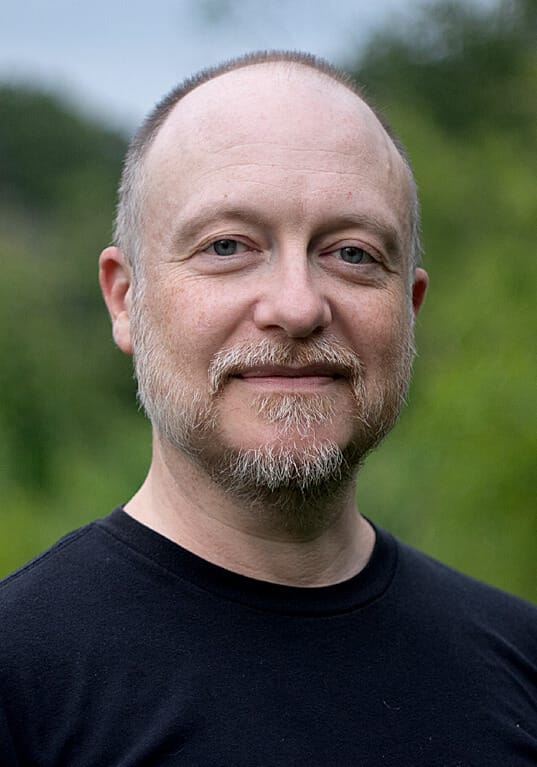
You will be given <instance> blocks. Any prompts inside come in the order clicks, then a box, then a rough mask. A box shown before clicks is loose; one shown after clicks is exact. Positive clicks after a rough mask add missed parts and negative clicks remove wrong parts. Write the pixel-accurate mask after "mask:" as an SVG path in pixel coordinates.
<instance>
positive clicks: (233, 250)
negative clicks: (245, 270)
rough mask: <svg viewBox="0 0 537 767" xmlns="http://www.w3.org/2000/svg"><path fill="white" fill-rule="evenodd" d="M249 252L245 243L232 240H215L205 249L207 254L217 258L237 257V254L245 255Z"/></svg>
mask: <svg viewBox="0 0 537 767" xmlns="http://www.w3.org/2000/svg"><path fill="white" fill-rule="evenodd" d="M245 250H247V247H246V245H245V244H244V243H243V242H239V241H238V240H232V239H228V238H225V239H222V240H215V241H214V242H211V244H210V245H208V246H207V247H206V248H205V252H206V253H210V254H212V255H216V256H235V255H236V254H237V253H244V251H245Z"/></svg>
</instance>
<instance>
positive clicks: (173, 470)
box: [125, 440, 374, 587]
mask: <svg viewBox="0 0 537 767" xmlns="http://www.w3.org/2000/svg"><path fill="white" fill-rule="evenodd" d="M270 506H271V508H263V507H262V505H259V506H258V508H252V504H251V503H249V502H247V501H241V500H240V499H237V498H233V497H231V496H230V495H229V494H228V493H227V492H225V491H223V490H222V489H221V487H220V486H219V485H218V484H216V483H215V482H213V481H212V480H210V479H209V478H208V476H207V475H206V474H205V473H204V472H203V471H202V470H201V469H200V468H199V467H197V466H196V465H195V464H194V463H193V462H192V461H191V460H190V459H189V458H187V457H186V456H185V455H183V454H181V453H178V452H177V451H176V450H173V449H171V448H167V447H166V446H163V445H162V444H161V443H160V442H159V441H158V440H155V442H154V449H153V459H152V463H151V468H150V470H149V473H148V476H147V478H146V480H145V482H144V484H143V485H142V487H141V488H140V490H139V491H138V492H137V493H136V495H135V496H134V497H133V498H132V499H131V500H130V501H129V503H128V504H127V505H126V507H125V510H126V511H127V512H128V513H129V514H130V515H131V516H133V517H134V518H135V519H137V520H138V521H139V522H141V523H142V524H144V525H146V526H147V527H150V528H151V529H153V530H155V531H156V532H158V533H160V534H161V535H163V536H165V537H166V538H169V539H170V540H172V541H174V542H175V543H177V544H179V545H180V546H182V547H183V548H185V549H188V550H189V551H191V552H193V553H194V554H197V555H198V556H200V557H202V558H203V559H206V560H208V561H210V562H213V563H214V564H217V565H219V566H221V567H224V568H226V569H228V570H232V571H234V572H236V573H239V574H241V575H246V576H248V577H251V578H256V579H259V580H264V581H270V582H274V583H282V584H286V585H291V586H303V587H308V586H309V587H312V586H327V585H331V584H334V583H338V582H341V581H344V580H347V579H348V578H350V577H352V576H353V575H355V574H356V573H357V572H359V571H360V570H361V569H363V567H364V566H365V565H366V564H367V561H368V559H369V557H370V555H371V552H372V549H373V545H374V532H373V529H372V528H371V526H370V525H369V523H368V522H367V521H366V520H364V519H363V517H361V516H360V514H359V513H358V511H357V510H356V507H355V501H354V482H349V483H348V487H345V488H341V489H340V492H337V493H334V494H333V495H332V497H331V499H330V502H329V503H325V505H324V507H323V508H321V507H320V506H318V508H317V509H316V510H315V522H314V524H312V525H311V526H308V525H305V524H301V525H300V526H293V525H289V524H284V523H282V522H280V523H279V522H278V519H279V518H278V515H277V514H276V513H275V511H277V509H275V506H276V504H275V503H274V502H273V503H271V504H270ZM282 516H283V515H282ZM280 519H281V517H280Z"/></svg>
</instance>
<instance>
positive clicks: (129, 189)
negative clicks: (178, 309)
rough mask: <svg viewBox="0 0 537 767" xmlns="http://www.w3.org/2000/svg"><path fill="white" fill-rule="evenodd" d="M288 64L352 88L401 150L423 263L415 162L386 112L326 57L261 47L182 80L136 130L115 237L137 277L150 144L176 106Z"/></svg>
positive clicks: (416, 252) (415, 256) (416, 250)
mask: <svg viewBox="0 0 537 767" xmlns="http://www.w3.org/2000/svg"><path fill="white" fill-rule="evenodd" d="M271 64H273V65H275V66H278V67H279V68H280V67H282V66H283V67H287V68H288V69H289V71H297V70H298V71H300V70H303V71H305V72H309V73H310V74H312V75H313V74H316V75H318V76H319V77H323V78H326V81H327V82H331V83H335V84H336V85H341V86H342V87H344V88H345V89H346V90H347V92H349V93H351V94H352V95H354V96H356V98H357V99H358V100H359V101H360V102H362V104H364V105H365V106H366V107H367V108H368V109H369V110H370V111H371V112H372V114H373V115H374V116H375V118H376V119H377V121H378V123H379V125H380V127H381V128H382V129H383V130H384V132H385V134H386V136H387V137H388V139H389V140H390V142H391V143H392V145H393V146H394V148H395V149H396V151H397V153H398V155H399V156H400V158H401V159H402V161H403V164H404V166H405V168H406V172H407V176H408V180H409V184H410V187H411V197H412V198H413V199H412V202H411V207H412V212H411V218H412V230H413V234H412V243H413V244H412V255H411V261H412V262H413V264H414V266H416V265H417V264H418V263H419V262H420V260H421V259H420V255H421V245H420V237H419V218H420V216H419V202H418V199H417V190H416V184H415V180H414V174H413V172H412V167H411V164H410V161H409V158H408V156H407V153H406V150H405V148H404V146H403V144H402V143H401V141H400V140H399V138H398V137H397V135H396V134H395V133H394V131H393V130H392V128H391V126H390V125H389V123H388V121H387V120H386V118H385V117H384V115H383V114H382V112H381V111H380V110H379V109H378V108H377V107H376V106H375V104H373V103H372V101H371V99H370V98H369V97H368V96H366V95H365V93H364V89H363V88H362V87H360V86H359V84H358V83H357V82H356V81H355V80H354V79H353V78H352V77H351V76H350V75H349V74H348V73H347V72H345V71H343V70H342V69H339V68H338V67H336V66H334V65H333V64H331V63H330V62H328V61H326V60H325V59H323V58H320V57H317V56H314V55H313V54H310V53H302V52H298V51H282V50H270V51H257V52H254V53H247V54H245V55H243V56H239V57H237V58H232V59H228V60H226V61H224V62H223V63H222V64H219V65H217V66H213V67H207V68H205V69H202V70H201V71H199V72H198V73H197V74H194V75H192V76H191V77H188V78H186V79H185V80H183V81H182V82H181V83H180V84H179V85H178V86H176V87H175V88H173V89H172V90H171V91H170V92H169V93H168V94H167V95H165V96H164V97H163V98H162V99H161V100H160V101H159V102H158V103H157V104H156V105H155V107H154V108H153V109H152V110H151V111H150V112H149V114H148V115H147V117H146V118H145V120H144V121H143V123H142V124H141V125H140V127H139V129H138V130H137V132H136V133H135V135H134V137H133V139H132V141H131V143H130V145H129V149H128V152H127V155H126V158H125V164H124V168H123V173H122V177H121V182H120V186H119V196H118V206H117V215H116V222H115V232H114V241H115V243H116V244H117V245H118V246H119V247H120V248H121V250H122V251H123V252H124V254H125V256H126V258H127V261H128V263H129V264H130V265H131V267H132V268H133V272H134V276H136V272H137V271H138V269H139V267H140V260H141V236H140V231H141V211H142V208H143V204H144V202H143V188H144V186H145V185H144V180H143V179H144V168H145V161H146V159H147V155H148V153H149V150H150V149H151V147H152V145H153V143H154V141H155V139H156V137H157V136H158V134H159V131H160V129H161V128H162V126H163V125H164V124H165V123H166V122H167V120H168V118H169V117H170V115H171V114H172V112H174V111H175V108H176V107H177V105H178V104H179V103H180V102H181V101H182V100H183V99H184V98H185V97H186V96H188V95H189V94H191V93H192V92H193V91H195V90H196V89H197V88H199V87H200V86H202V85H204V84H206V83H210V82H212V81H214V80H216V79H218V78H220V77H223V76H224V75H226V74H230V73H233V72H235V71H240V70H243V69H246V68H252V69H253V68H254V67H257V66H260V65H271Z"/></svg>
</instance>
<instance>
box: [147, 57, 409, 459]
mask: <svg viewBox="0 0 537 767" xmlns="http://www.w3.org/2000/svg"><path fill="white" fill-rule="evenodd" d="M260 69H261V67H256V68H250V69H245V70H241V71H239V72H235V73H233V74H232V75H226V76H223V77H220V78H217V79H216V80H214V81H211V82H209V83H207V84H205V85H203V86H201V87H200V88H199V89H197V90H196V91H194V92H193V93H192V94H190V95H188V96H187V97H186V98H185V99H184V100H183V101H182V102H180V104H179V105H178V106H177V107H176V109H175V111H174V113H173V114H172V116H171V117H170V118H169V119H168V121H167V122H166V123H165V125H164V126H163V128H162V129H161V131H160V133H159V134H158V137H157V139H156V141H155V143H154V145H153V147H152V149H151V151H150V152H149V156H148V159H147V169H148V177H149V182H148V201H147V207H146V216H145V221H146V229H145V244H146V253H147V267H146V268H147V279H148V281H150V282H151V283H153V284H154V286H155V289H154V290H152V292H151V295H152V296H153V297H154V299H155V300H154V301H153V302H152V304H151V311H152V313H153V314H154V316H155V319H156V321H157V322H158V323H159V324H161V325H162V327H164V328H165V329H166V336H167V337H169V338H168V342H169V352H170V355H173V356H176V359H177V365H178V366H181V367H182V369H183V371H184V365H183V364H182V360H185V359H187V360H188V362H189V365H188V368H189V377H191V380H192V385H193V386H195V385H200V386H203V385H204V379H205V376H206V369H207V365H208V361H209V359H210V356H211V355H212V354H213V353H214V352H215V351H216V350H217V349H219V348H222V347H223V346H227V345H231V344H233V343H235V342H238V341H243V340H246V339H251V338H255V337H262V336H263V335H265V334H266V333H275V334H281V333H282V332H283V333H284V334H288V335H289V336H290V337H297V338H303V337H307V336H308V334H310V333H316V332H319V331H320V329H321V328H322V329H323V330H324V331H325V332H328V331H329V332H330V333H331V334H334V335H336V336H337V337H338V338H340V339H341V340H342V341H344V342H346V343H347V344H349V345H350V346H351V347H352V348H354V349H356V350H357V351H358V352H359V353H360V354H361V356H362V358H363V359H364V362H365V363H366V365H367V368H368V374H369V375H370V377H371V380H372V381H374V380H375V377H377V376H381V375H383V369H384V366H385V361H386V359H387V358H388V357H389V355H390V354H391V348H392V346H393V343H394V341H395V340H396V338H397V335H398V333H399V330H400V326H401V324H402V323H403V322H406V321H407V315H406V310H407V297H406V281H405V280H406V274H407V272H406V270H407V268H408V267H407V263H406V261H405V260H402V261H401V262H400V263H398V264H396V265H395V268H394V270H393V271H392V272H387V271H383V273H382V274H381V273H380V270H379V274H378V275H377V276H376V278H375V279H377V284H376V286H375V287H372V285H371V284H370V283H371V280H369V282H368V281H367V280H364V281H362V282H360V281H357V278H356V277H352V278H351V277H350V276H349V275H348V274H346V273H343V271H341V270H340V271H339V272H338V271H336V270H335V269H332V270H330V269H327V268H325V267H324V266H323V265H321V260H320V259H319V258H317V257H316V256H317V254H316V251H315V248H312V241H314V238H315V236H316V235H317V233H318V232H319V229H320V228H321V227H322V226H324V225H325V224H326V226H327V227H328V231H329V236H328V238H327V242H328V241H329V240H330V239H332V240H334V241H335V242H337V241H339V240H342V239H344V238H346V239H349V237H351V236H352V239H355V238H356V236H357V235H359V239H360V241H363V242H365V244H366V245H368V244H372V245H374V246H375V247H379V245H380V243H379V242H378V240H375V239H374V238H371V237H370V235H369V234H365V233H364V232H360V231H356V232H355V231H352V230H350V229H348V228H347V229H344V230H341V231H334V232H330V229H329V227H330V221H331V220H332V219H333V218H335V217H336V216H337V215H338V214H339V213H340V212H341V211H342V209H344V210H345V211H348V212H352V211H354V210H357V211H359V212H362V213H363V212H368V211H371V212H372V213H374V214H375V215H378V216H382V217H383V218H384V219H385V220H386V221H387V222H388V223H389V224H390V225H391V226H392V227H393V228H394V229H395V230H397V232H398V233H399V236H400V241H401V244H402V249H404V250H405V251H408V243H409V226H408V194H409V191H408V178H407V172H406V169H405V167H404V165H403V163H402V160H401V158H400V157H399V155H398V153H397V151H396V149H395V147H394V146H393V145H392V143H391V141H390V140H389V138H388V137H387V136H386V134H385V133H384V131H383V130H382V128H381V127H380V126H379V123H378V121H377V119H376V117H375V116H374V115H373V113H372V112H371V111H370V110H369V108H368V107H367V106H365V105H364V104H363V103H362V102H361V101H360V100H358V99H357V98H356V97H355V96H354V95H353V94H351V93H350V92H349V91H347V89H345V88H343V87H342V86H338V85H336V84H333V83H332V82H330V81H326V80H325V79H321V78H320V77H319V76H318V75H317V74H316V73H315V74H310V73H307V75H306V76H305V75H304V74H303V73H301V72H299V73H296V74H294V73H293V74H292V75H291V77H290V78H289V77H288V76H287V75H285V76H283V77H282V79H281V81H279V78H277V79H276V82H274V70H272V71H271V72H268V71H267V73H266V77H267V80H268V82H267V87H264V86H263V85H262V84H261V83H260V79H262V74H260ZM312 80H313V82H314V83H315V85H316V86H317V84H318V83H319V82H320V81H322V87H320V88H319V87H315V88H312V87H311V86H312ZM223 200H225V203H226V204H227V206H228V207H229V208H230V209H234V210H239V211H240V210H241V208H242V207H243V206H244V204H245V202H247V203H248V205H249V206H250V207H251V208H253V216H252V219H253V220H251V221H250V220H249V221H248V224H247V225H244V224H243V223H242V222H241V221H239V220H237V217H235V218H234V219H232V220H230V221H228V220H226V218H225V217H223V216H222V217H220V218H218V217H217V218H215V220H214V222H213V221H211V222H210V225H209V226H208V227H206V229H204V230H203V232H200V236H199V237H196V236H193V237H190V238H188V237H186V238H184V240H181V249H178V248H177V247H176V246H175V243H174V238H177V236H178V235H179V237H180V236H181V229H182V223H183V222H187V221H189V219H191V218H192V216H194V215H196V213H197V212H198V211H199V210H200V209H204V210H207V211H211V210H213V209H214V208H215V207H216V206H217V205H220V204H221V203H222V201H223ZM256 215H257V217H258V220H259V224H257V221H256ZM201 234H203V236H201ZM232 235H234V236H236V237H246V238H247V239H248V241H249V242H251V243H252V245H253V246H255V248H256V249H258V251H259V255H258V256H256V257H255V258H252V259H251V260H250V262H249V263H248V264H245V266H244V268H241V269H238V270H237V271H233V272H225V273H223V274H219V273H214V274H207V273H205V271H204V269H205V266H204V264H202V263H201V260H200V259H199V258H198V257H197V256H194V255H193V253H195V252H196V249H197V248H198V247H199V245H200V243H201V242H202V241H205V240H206V239H207V238H209V239H210V238H214V239H216V238H218V237H221V236H228V237H230V236H232ZM183 375H184V372H183ZM235 388H237V387H235ZM335 396H337V397H339V398H340V399H341V400H342V401H341V402H340V410H341V411H342V412H346V411H348V402H347V403H345V401H343V400H344V394H343V393H341V392H339V391H338V392H337V394H335ZM243 400H244V394H242V393H239V392H237V396H236V399H235V398H234V396H233V391H232V389H231V387H230V391H229V397H228V400H226V402H225V407H224V404H223V406H222V412H223V418H224V415H225V414H228V413H229V414H230V418H229V419H228V418H226V420H225V421H224V425H225V428H226V430H227V432H229V434H230V436H231V435H232V433H233V430H236V432H237V435H239V434H240V435H241V439H243V440H247V441H248V445H249V446H251V445H252V444H255V441H256V439H267V438H268V437H269V435H267V434H266V429H267V427H266V425H264V424H258V425H257V426H256V428H257V429H258V430H261V432H262V433H261V432H260V433H259V434H257V433H254V434H252V439H251V440H248V433H249V429H252V428H254V425H253V424H252V418H251V413H249V412H248V410H247V408H244V407H243ZM345 405H347V406H346V407H345ZM231 414H232V415H231ZM343 420H344V421H345V424H343V423H342V424H340V426H339V428H340V429H341V430H342V434H341V437H340V439H341V441H343V442H344V441H345V440H346V439H348V437H349V433H348V430H349V428H350V426H349V419H348V418H344V419H342V421H343Z"/></svg>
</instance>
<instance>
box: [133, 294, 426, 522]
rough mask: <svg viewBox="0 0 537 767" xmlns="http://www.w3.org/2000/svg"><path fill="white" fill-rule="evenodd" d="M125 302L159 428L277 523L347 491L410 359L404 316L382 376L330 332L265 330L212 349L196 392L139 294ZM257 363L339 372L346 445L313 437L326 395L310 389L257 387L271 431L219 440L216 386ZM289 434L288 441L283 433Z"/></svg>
mask: <svg viewBox="0 0 537 767" xmlns="http://www.w3.org/2000/svg"><path fill="white" fill-rule="evenodd" d="M133 305H134V309H133V313H132V317H131V332H132V343H133V349H134V364H135V374H136V378H137V381H138V398H139V401H140V404H141V405H142V406H143V408H144V410H145V412H146V414H147V416H148V418H149V420H150V421H151V423H152V424H153V427H154V428H155V430H156V431H157V433H158V434H159V436H160V437H161V438H163V439H164V440H166V441H167V442H168V443H169V444H170V445H171V446H172V447H173V448H174V449H176V450H178V451H181V452H183V453H184V454H186V455H187V456H188V457H189V458H190V460H192V461H193V462H194V463H195V464H196V465H197V467H198V468H200V469H201V470H202V471H203V472H204V473H205V474H207V475H208V476H209V477H210V478H211V479H212V480H213V481H214V482H215V483H217V484H218V485H219V486H220V487H221V488H222V489H223V490H224V491H225V492H226V493H228V494H230V495H231V496H232V497H234V498H235V499H236V500H237V501H240V502H243V503H247V504H248V505H249V506H250V508H251V509H252V511H254V510H256V509H258V510H260V511H263V513H266V511H267V509H271V510H273V511H274V513H275V514H276V515H277V517H278V524H279V526H282V525H283V527H284V528H286V529H289V530H291V529H292V530H294V531H295V532H297V531H302V532H305V531H306V530H311V529H312V527H313V528H317V527H318V526H319V525H324V524H326V521H327V517H331V514H330V513H329V508H333V509H335V508H336V507H337V506H339V504H340V501H341V498H342V497H343V496H345V495H347V493H348V491H349V488H350V487H351V485H352V483H353V481H354V479H355V475H356V471H357V469H358V467H359V466H360V464H361V463H362V462H363V461H364V459H365V457H366V455H367V454H368V453H369V452H370V451H371V450H372V449H373V448H375V447H376V446H377V445H378V444H379V443H380V441H381V440H382V439H383V437H384V436H385V435H386V434H387V433H388V432H389V431H390V430H391V428H392V427H393V425H394V424H395V422H396V421H397V418H398V416H399V413H400V411H401V408H402V406H403V404H404V402H405V398H406V394H407V390H408V385H409V381H410V375H411V369H412V361H413V358H414V345H413V326H412V321H411V319H410V318H409V320H408V322H407V323H406V325H405V326H404V327H401V328H400V334H399V335H400V342H399V344H398V345H397V348H395V349H393V350H391V352H390V354H389V357H387V358H386V361H385V369H384V370H383V373H384V377H383V380H382V382H375V383H374V384H370V385H369V387H368V386H367V385H366V375H365V370H364V365H363V363H362V361H361V360H360V358H359V356H358V355H357V354H356V353H355V352H354V351H352V350H351V349H349V348H348V347H346V346H344V345H343V344H341V342H340V341H338V340H337V339H335V338H333V337H329V336H326V337H311V338H307V339H292V340H291V339H287V340H283V341H282V340H281V339H280V340H278V339H269V338H264V339H262V340H261V341H259V342H247V343H242V344H238V345H236V346H234V347H231V348H229V349H224V350H221V351H219V352H217V353H216V354H215V355H214V357H213V358H212V360H211V362H210V365H209V370H208V385H207V389H206V391H205V392H203V393H201V392H200V391H199V390H195V389H194V388H193V386H192V385H191V384H189V383H188V381H185V380H184V378H183V380H181V379H180V370H178V368H177V367H174V366H173V363H170V360H171V350H172V349H173V347H171V346H170V351H169V350H168V349H167V348H166V345H165V343H164V342H163V337H162V333H161V332H160V331H159V330H158V329H157V328H156V327H155V326H154V323H153V322H152V318H151V317H150V316H149V312H148V311H147V310H145V309H143V308H142V307H143V300H142V297H141V296H140V295H138V296H135V300H134V301H133ZM265 365H266V366H269V365H281V366H289V365H295V366H307V365H321V366H326V367H327V368H328V369H333V370H336V371H337V372H338V374H340V375H342V376H344V377H345V379H346V380H347V381H348V384H349V386H350V389H351V392H352V395H353V407H352V410H351V411H350V412H349V413H348V416H349V418H350V419H352V421H353V425H354V428H353V432H354V433H353V437H352V439H351V440H350V442H349V444H347V445H345V446H340V445H338V444H337V443H336V442H334V441H330V440H328V439H321V438H316V437H315V428H316V427H317V426H319V425H321V424H323V423H328V422H329V421H330V420H331V419H332V418H333V417H334V416H335V407H334V402H333V400H332V399H331V397H330V396H329V395H326V394H324V393H319V392H315V393H272V394H269V395H264V396H258V397H257V398H256V399H255V400H254V403H253V404H254V407H255V411H256V412H255V416H256V417H258V418H260V419H263V420H265V422H268V423H271V424H274V426H275V430H276V439H275V440H272V441H271V443H270V444H264V445H260V446H258V447H256V448H255V449H241V448H236V447H233V446H232V445H229V444H226V442H225V440H224V438H223V435H222V433H221V430H220V428H219V404H220V395H221V393H222V391H223V390H224V389H225V386H226V383H227V382H228V380H229V378H230V376H233V375H237V374H239V373H240V372H241V370H244V369H247V368H252V367H256V366H265ZM293 433H296V434H297V436H298V438H299V439H297V440H296V441H293V440H292V439H289V437H290V435H292V434H293ZM278 437H280V439H278ZM283 437H285V439H281V438H283Z"/></svg>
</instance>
